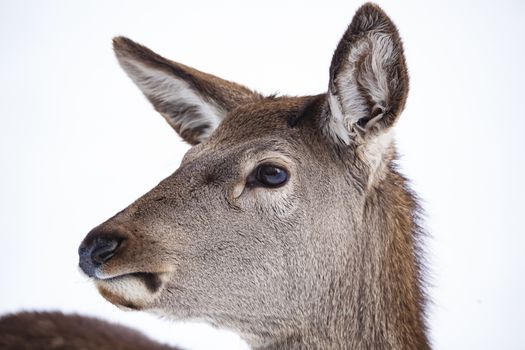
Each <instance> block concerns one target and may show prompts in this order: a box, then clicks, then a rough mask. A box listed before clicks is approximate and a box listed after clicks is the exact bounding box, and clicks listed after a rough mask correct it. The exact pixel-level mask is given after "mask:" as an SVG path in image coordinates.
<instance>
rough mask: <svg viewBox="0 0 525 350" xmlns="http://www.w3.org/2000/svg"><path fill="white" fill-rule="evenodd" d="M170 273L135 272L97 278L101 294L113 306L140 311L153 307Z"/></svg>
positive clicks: (96, 282)
mask: <svg viewBox="0 0 525 350" xmlns="http://www.w3.org/2000/svg"><path fill="white" fill-rule="evenodd" d="M168 276H169V273H167V272H163V273H149V272H134V273H128V274H122V275H116V276H113V277H107V276H104V277H105V278H98V277H97V278H95V284H96V286H97V289H98V291H99V292H100V294H101V295H102V296H103V297H104V298H105V299H107V300H108V301H109V302H111V303H112V304H115V305H116V306H119V307H125V308H127V309H133V310H139V309H143V308H145V307H147V305H151V303H152V302H153V301H154V300H155V299H156V298H157V297H158V296H159V294H160V292H161V291H162V289H163V287H164V286H165V285H166V283H167V281H168Z"/></svg>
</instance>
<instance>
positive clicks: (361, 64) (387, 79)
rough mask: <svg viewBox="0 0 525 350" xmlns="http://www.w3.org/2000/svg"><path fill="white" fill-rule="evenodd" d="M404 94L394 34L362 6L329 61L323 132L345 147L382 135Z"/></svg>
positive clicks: (375, 11) (381, 16) (375, 10)
mask: <svg viewBox="0 0 525 350" xmlns="http://www.w3.org/2000/svg"><path fill="white" fill-rule="evenodd" d="M407 93H408V74H407V71H406V65H405V58H404V55H403V46H402V43H401V40H400V38H399V34H398V32H397V29H396V27H395V25H394V24H393V23H392V21H391V20H390V19H389V18H388V17H387V15H386V14H385V13H384V12H383V11H382V10H381V9H380V8H379V7H377V6H375V5H373V4H365V5H363V6H362V7H361V8H360V9H359V10H358V11H357V12H356V14H355V16H354V18H353V20H352V23H351V24H350V26H349V27H348V29H347V31H346V32H345V34H344V36H343V38H342V39H341V41H340V42H339V45H338V46H337V49H336V51H335V53H334V57H333V59H332V64H331V66H330V85H329V90H328V96H327V100H328V106H329V109H330V117H329V118H328V122H327V123H326V126H325V127H326V131H327V132H328V134H329V135H330V136H331V137H333V138H334V139H335V140H337V141H340V142H343V143H345V144H350V142H352V140H355V139H356V138H364V139H367V138H368V137H369V135H376V134H377V133H378V132H383V131H385V129H387V128H390V127H391V126H392V125H393V124H394V123H395V121H396V120H397V118H398V116H399V114H400V113H401V111H402V109H403V108H404V105H405V101H406V96H407Z"/></svg>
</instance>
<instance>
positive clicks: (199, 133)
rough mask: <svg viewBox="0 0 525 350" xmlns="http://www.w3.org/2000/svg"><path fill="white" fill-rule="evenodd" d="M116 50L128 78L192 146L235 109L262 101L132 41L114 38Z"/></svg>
mask: <svg viewBox="0 0 525 350" xmlns="http://www.w3.org/2000/svg"><path fill="white" fill-rule="evenodd" d="M113 47H114V50H115V54H116V56H117V59H118V61H119V63H120V65H121V66H122V68H123V69H124V71H125V72H126V73H127V74H128V76H129V77H130V78H131V79H132V80H133V82H134V83H135V84H136V85H137V86H138V87H139V89H140V90H141V91H142V93H143V94H144V95H145V96H146V98H147V99H148V100H149V101H150V102H151V103H152V104H153V106H154V108H155V109H156V110H157V111H158V112H159V113H160V114H161V115H162V116H163V117H164V118H165V119H166V121H167V122H168V123H169V124H170V125H171V126H172V127H173V129H175V131H177V133H179V135H180V136H181V137H182V138H183V139H184V140H185V141H187V142H188V143H190V144H192V145H194V144H198V143H200V142H202V141H204V140H205V139H206V138H207V137H209V135H210V134H211V133H212V132H213V131H214V130H215V129H216V128H217V126H218V125H219V124H220V122H221V121H222V120H223V119H224V118H225V117H226V115H227V114H228V112H229V111H230V110H231V109H233V108H235V107H237V106H239V105H241V104H244V103H248V102H251V101H253V100H254V99H258V98H260V95H259V94H257V93H255V92H252V91H251V90H249V89H247V88H246V87H244V86H241V85H238V84H235V83H232V82H229V81H226V80H223V79H220V78H218V77H215V76H213V75H210V74H207V73H203V72H200V71H198V70H196V69H194V68H191V67H188V66H185V65H182V64H180V63H177V62H173V61H170V60H167V59H165V58H164V57H162V56H159V55H157V54H156V53H154V52H153V51H151V50H149V49H148V48H146V47H144V46H142V45H139V44H137V43H135V42H133V41H132V40H130V39H128V38H124V37H117V38H115V39H113Z"/></svg>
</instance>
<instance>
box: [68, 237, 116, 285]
mask: <svg viewBox="0 0 525 350" xmlns="http://www.w3.org/2000/svg"><path fill="white" fill-rule="evenodd" d="M122 240H123V239H122V238H121V237H118V236H114V235H104V236H103V237H93V238H91V237H89V235H88V237H86V239H85V240H84V241H83V242H82V244H81V245H80V247H79V248H78V257H79V262H78V266H80V268H81V269H82V271H84V272H85V273H86V275H88V276H89V277H93V276H95V270H96V268H97V267H99V266H100V265H102V264H104V263H105V262H107V261H108V260H109V259H111V258H112V257H113V256H114V255H115V253H116V252H117V250H118V248H119V246H120V243H121V242H122Z"/></svg>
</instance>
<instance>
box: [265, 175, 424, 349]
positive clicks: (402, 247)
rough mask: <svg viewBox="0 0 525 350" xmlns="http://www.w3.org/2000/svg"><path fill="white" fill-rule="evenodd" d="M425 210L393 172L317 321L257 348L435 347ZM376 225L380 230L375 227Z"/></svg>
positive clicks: (368, 209)
mask: <svg viewBox="0 0 525 350" xmlns="http://www.w3.org/2000/svg"><path fill="white" fill-rule="evenodd" d="M417 210H418V206H417V203H416V200H415V199H414V197H413V195H412V193H411V192H410V190H409V189H408V188H407V185H406V180H405V179H404V178H403V177H402V176H401V175H399V174H398V173H397V172H395V171H394V170H392V171H391V172H390V173H389V174H388V175H387V176H386V177H385V179H384V181H382V182H381V183H380V184H379V185H378V186H377V187H375V188H374V189H372V191H371V192H370V194H369V195H368V196H367V198H366V201H365V208H364V211H363V216H364V220H363V222H364V224H363V226H362V227H361V230H360V231H359V232H358V233H357V234H355V233H354V234H353V235H351V237H352V238H351V239H352V242H350V246H351V247H352V249H351V252H350V253H349V256H348V264H347V266H346V268H345V269H344V273H342V274H340V275H339V276H335V277H334V278H333V279H332V281H331V282H330V286H329V288H328V293H327V294H326V295H324V296H322V298H323V300H322V302H321V303H319V307H318V308H317V309H316V310H315V312H314V313H315V316H314V318H315V321H313V322H311V323H310V324H309V325H308V326H307V327H305V329H303V330H301V331H300V332H298V333H297V334H294V335H293V336H290V337H287V338H286V339H281V340H280V341H278V342H275V343H270V344H268V343H267V345H266V346H262V347H256V348H257V349H429V348H430V347H429V344H428V340H427V338H426V335H425V325H424V316H423V307H424V296H423V293H422V290H421V280H420V278H421V266H420V262H419V260H418V255H419V252H418V249H419V248H418V240H419V234H420V230H419V227H418V225H417ZM371 223H373V224H371Z"/></svg>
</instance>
